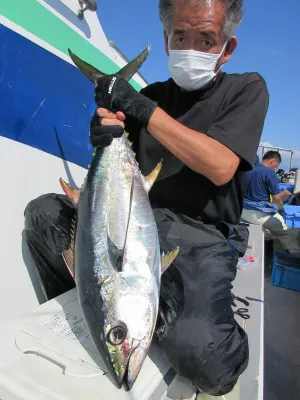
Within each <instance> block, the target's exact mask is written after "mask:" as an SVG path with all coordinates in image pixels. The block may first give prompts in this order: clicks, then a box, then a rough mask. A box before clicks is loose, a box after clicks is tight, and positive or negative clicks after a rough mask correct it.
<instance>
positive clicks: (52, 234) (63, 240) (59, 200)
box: [24, 193, 75, 254]
mask: <svg viewBox="0 0 300 400" xmlns="http://www.w3.org/2000/svg"><path fill="white" fill-rule="evenodd" d="M74 213H75V210H74V208H73V207H72V204H71V202H70V201H69V200H68V199H67V198H66V196H64V195H58V194H53V193H50V194H45V195H42V196H40V197H38V198H36V199H34V200H32V201H31V202H30V203H29V204H28V205H27V207H26V209H25V211H24V215H25V235H26V237H27V240H29V241H30V242H31V245H32V246H36V245H37V244H38V243H43V244H44V245H46V246H48V247H49V248H50V249H51V250H52V251H53V253H55V254H57V252H59V253H61V251H62V249H66V248H67V247H68V244H69V233H70V232H69V231H70V224H71V220H72V218H73V216H74Z"/></svg>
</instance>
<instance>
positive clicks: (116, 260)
mask: <svg viewBox="0 0 300 400" xmlns="http://www.w3.org/2000/svg"><path fill="white" fill-rule="evenodd" d="M133 188H134V179H132V184H131V189H130V198H129V212H128V219H127V226H126V231H125V232H126V233H125V238H124V245H123V247H122V248H119V247H118V246H116V245H115V243H114V242H113V241H112V240H111V238H110V236H109V233H108V235H107V246H108V254H109V260H110V263H111V265H112V267H113V268H114V269H115V270H117V271H118V272H121V271H122V269H123V259H124V253H125V248H126V244H127V235H128V229H129V223H130V214H131V205H132V198H133ZM108 228H109V227H108ZM108 231H109V230H108Z"/></svg>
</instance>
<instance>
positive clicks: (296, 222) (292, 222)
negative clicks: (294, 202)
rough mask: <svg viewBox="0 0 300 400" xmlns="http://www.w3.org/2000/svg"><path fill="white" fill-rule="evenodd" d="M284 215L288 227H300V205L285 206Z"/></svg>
mask: <svg viewBox="0 0 300 400" xmlns="http://www.w3.org/2000/svg"><path fill="white" fill-rule="evenodd" d="M282 216H283V219H284V222H285V223H286V226H287V227H288V228H300V206H288V205H287V206H283V207H282Z"/></svg>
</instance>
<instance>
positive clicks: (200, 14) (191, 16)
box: [172, 0, 224, 32]
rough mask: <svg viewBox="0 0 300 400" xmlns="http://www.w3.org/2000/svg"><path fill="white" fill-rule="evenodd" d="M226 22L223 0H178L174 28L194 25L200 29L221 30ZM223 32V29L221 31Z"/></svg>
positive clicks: (174, 13)
mask: <svg viewBox="0 0 300 400" xmlns="http://www.w3.org/2000/svg"><path fill="white" fill-rule="evenodd" d="M223 23H224V5H223V0H176V1H175V8H174V12H173V18H172V25H173V29H176V28H182V27H184V26H187V27H188V26H192V27H193V28H196V29H197V28H198V29H199V30H205V31H208V30H216V29H217V31H219V29H221V26H222V25H223ZM220 32H221V31H220Z"/></svg>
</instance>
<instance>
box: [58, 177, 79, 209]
mask: <svg viewBox="0 0 300 400" xmlns="http://www.w3.org/2000/svg"><path fill="white" fill-rule="evenodd" d="M59 182H60V185H61V187H62V189H63V191H64V192H65V194H66V195H67V197H68V199H69V200H70V201H71V202H72V204H73V206H74V207H75V208H78V203H79V199H80V190H79V189H73V188H72V187H71V186H70V185H69V184H68V183H67V182H65V181H64V180H63V179H62V178H60V180H59Z"/></svg>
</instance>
